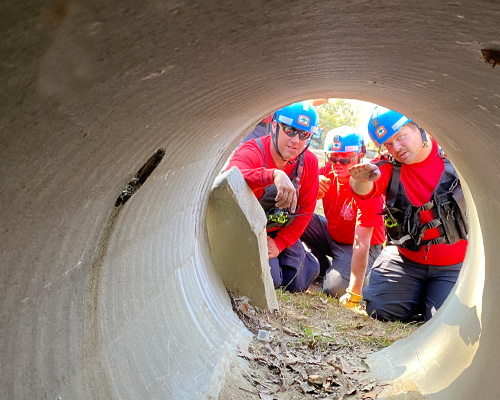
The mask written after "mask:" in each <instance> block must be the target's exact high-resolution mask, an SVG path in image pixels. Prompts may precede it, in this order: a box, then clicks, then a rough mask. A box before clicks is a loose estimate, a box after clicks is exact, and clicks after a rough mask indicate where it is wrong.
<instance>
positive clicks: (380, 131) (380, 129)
mask: <svg viewBox="0 0 500 400" xmlns="http://www.w3.org/2000/svg"><path fill="white" fill-rule="evenodd" d="M375 133H376V134H377V136H378V137H382V136H384V135H385V134H386V133H387V131H386V130H385V128H384V125H382V126H380V127H378V128H377V129H376V130H375Z"/></svg>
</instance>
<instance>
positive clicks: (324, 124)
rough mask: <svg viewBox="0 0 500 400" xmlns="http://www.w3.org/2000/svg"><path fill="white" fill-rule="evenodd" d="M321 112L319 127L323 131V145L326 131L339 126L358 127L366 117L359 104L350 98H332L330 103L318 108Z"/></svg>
mask: <svg viewBox="0 0 500 400" xmlns="http://www.w3.org/2000/svg"><path fill="white" fill-rule="evenodd" d="M317 110H318V113H319V121H320V122H319V128H320V129H321V130H322V133H321V147H323V143H324V141H325V137H326V133H327V132H328V131H329V130H332V129H334V128H338V127H339V126H343V125H346V126H352V127H357V126H359V124H360V123H361V121H362V120H363V118H364V113H363V110H362V109H361V107H360V106H359V104H357V103H353V102H351V100H349V99H330V100H329V101H328V103H325V104H323V105H322V106H320V107H318V108H317Z"/></svg>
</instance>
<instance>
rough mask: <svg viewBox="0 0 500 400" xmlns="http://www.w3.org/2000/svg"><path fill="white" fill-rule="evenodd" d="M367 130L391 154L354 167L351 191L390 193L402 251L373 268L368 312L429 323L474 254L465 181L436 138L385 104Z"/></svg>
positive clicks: (393, 235)
mask: <svg viewBox="0 0 500 400" xmlns="http://www.w3.org/2000/svg"><path fill="white" fill-rule="evenodd" d="M368 131H369V134H370V137H371V138H372V140H373V141H374V142H375V144H377V145H378V146H380V145H382V144H384V146H385V147H386V149H387V151H388V152H389V154H390V157H386V158H385V160H384V159H382V161H381V162H379V163H377V165H376V164H358V165H355V166H353V167H351V169H350V170H349V172H350V174H351V182H350V184H351V189H352V191H353V193H354V194H355V195H356V196H357V197H358V198H361V199H368V198H377V197H380V196H386V208H384V210H383V214H384V221H385V226H386V232H387V234H388V236H389V238H390V241H391V242H392V243H393V244H395V246H387V247H386V248H385V249H384V250H383V251H382V254H381V255H380V257H379V258H378V259H377V261H376V262H375V264H374V265H373V268H372V271H371V275H370V283H369V285H368V286H366V287H365V289H364V290H363V298H364V299H365V300H366V302H367V312H368V314H370V315H373V316H375V317H376V318H379V319H383V320H400V321H406V320H408V319H410V318H412V317H413V316H415V315H416V314H423V316H424V318H425V320H428V319H430V318H431V317H432V316H433V315H434V314H435V313H436V311H437V310H438V309H439V307H441V305H442V304H443V302H444V300H445V299H446V297H447V296H448V294H449V293H450V291H451V289H452V288H453V286H454V284H455V282H456V280H457V278H458V275H459V272H460V269H461V267H462V262H463V260H464V257H465V252H466V250H467V218H466V212H465V204H464V202H463V194H462V193H461V187H460V181H459V180H458V176H457V175H456V172H455V170H454V169H453V166H452V165H451V163H450V162H449V161H448V160H447V159H446V158H445V157H444V155H443V153H442V150H441V149H439V146H438V144H437V143H436V141H435V140H434V139H433V138H432V137H431V136H430V135H429V134H428V133H427V132H425V131H424V130H423V129H421V128H419V127H418V126H417V125H416V124H415V123H414V122H412V121H411V120H410V119H408V118H407V117H405V116H404V115H402V114H399V113H397V112H395V111H392V110H388V109H386V108H384V107H380V106H379V107H377V108H376V109H375V110H374V112H373V115H372V117H371V119H370V121H369V124H368ZM356 294H359V293H356ZM355 300H357V298H356V299H355Z"/></svg>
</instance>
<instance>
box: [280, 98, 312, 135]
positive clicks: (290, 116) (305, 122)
mask: <svg viewBox="0 0 500 400" xmlns="http://www.w3.org/2000/svg"><path fill="white" fill-rule="evenodd" d="M275 119H276V122H281V123H283V124H287V125H290V126H293V127H294V128H297V129H302V130H303V131H307V132H311V133H313V134H314V133H316V132H317V130H318V125H319V114H318V112H317V111H316V109H315V108H314V106H313V105H312V104H311V103H310V102H309V101H300V102H298V103H293V104H290V105H289V106H286V107H283V108H282V109H280V110H278V111H276V116H275Z"/></svg>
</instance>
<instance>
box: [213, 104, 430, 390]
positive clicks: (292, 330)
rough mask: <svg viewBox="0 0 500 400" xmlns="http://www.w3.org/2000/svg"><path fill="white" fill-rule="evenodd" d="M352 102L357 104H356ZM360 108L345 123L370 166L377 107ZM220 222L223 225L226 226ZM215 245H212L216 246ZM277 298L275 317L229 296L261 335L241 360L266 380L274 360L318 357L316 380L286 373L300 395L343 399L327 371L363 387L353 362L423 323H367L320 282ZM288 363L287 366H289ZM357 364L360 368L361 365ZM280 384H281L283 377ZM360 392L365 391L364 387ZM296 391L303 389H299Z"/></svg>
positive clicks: (265, 126)
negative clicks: (356, 134)
mask: <svg viewBox="0 0 500 400" xmlns="http://www.w3.org/2000/svg"><path fill="white" fill-rule="evenodd" d="M337 100H338V101H339V107H338V109H342V107H344V108H346V109H348V107H347V105H348V104H349V103H351V101H349V100H345V99H334V100H333V101H337ZM352 103H353V104H356V102H355V101H352ZM361 104H362V105H361ZM361 104H359V105H357V108H362V110H361V114H362V115H360V116H358V118H352V119H351V121H349V120H344V121H345V122H346V124H349V123H350V122H351V123H352V121H353V120H354V121H356V120H357V121H358V123H357V125H358V127H359V131H360V133H362V134H363V136H365V143H366V144H367V145H368V146H367V147H368V152H367V153H368V154H367V157H365V160H364V162H370V161H371V160H372V159H373V158H375V157H377V156H378V149H377V148H376V147H375V145H374V144H373V143H372V142H371V140H370V139H369V137H368V134H367V132H366V126H367V123H368V119H369V116H370V115H371V112H372V110H373V108H374V107H375V106H376V105H375V104H370V103H365V102H362V103H361ZM325 108H326V107H325ZM363 111H365V112H363ZM354 115H356V113H354ZM351 117H352V114H351ZM344 121H343V122H344ZM333 123H337V126H333V127H332V128H337V127H338V122H335V121H333ZM325 125H326V124H325ZM325 125H323V126H324V127H323V129H322V130H321V131H320V132H319V134H318V135H317V136H316V137H315V138H314V139H315V140H313V141H312V145H311V146H310V150H311V151H312V152H313V153H314V154H315V155H316V156H317V157H318V161H319V163H320V166H322V165H324V164H325V161H326V160H325V157H324V152H323V149H324V144H325V140H326V141H328V140H331V137H328V139H327V134H328V132H329V131H330V129H329V128H330V127H328V126H325ZM341 125H344V123H341ZM269 131H270V129H269V120H267V121H266V120H264V121H262V122H261V123H259V124H258V125H257V126H256V129H255V130H254V131H252V132H251V133H250V134H249V135H248V136H247V137H246V138H245V139H244V141H247V140H250V139H252V138H256V137H259V136H260V137H262V136H264V135H267V134H269ZM365 132H366V133H365ZM238 147H239V146H238ZM228 161H229V160H228ZM226 166H227V163H226ZM224 169H225V168H224ZM224 169H223V170H224ZM315 213H316V214H319V215H323V216H324V209H323V204H322V200H318V201H317V206H316V209H315ZM219 222H220V223H222V221H219ZM207 225H208V222H207ZM212 245H213V243H211V246H212ZM240 256H241V254H240ZM216 264H217V263H216ZM223 280H224V279H223ZM276 293H277V297H278V301H279V310H276V311H273V312H264V311H262V309H260V308H259V307H256V306H255V303H253V302H252V301H251V300H249V299H248V298H247V297H244V296H239V297H237V296H234V295H232V294H231V293H230V296H231V302H232V306H233V310H234V311H235V312H236V314H237V315H238V316H239V317H240V319H241V320H242V321H243V322H244V324H245V325H246V326H247V327H248V329H249V330H251V331H252V332H253V333H254V334H255V335H256V339H255V341H254V343H253V344H252V345H251V347H250V348H249V349H248V350H245V349H242V350H240V354H239V355H240V356H241V357H244V358H247V359H248V360H250V361H251V362H252V363H253V365H254V367H255V369H256V371H257V372H256V374H260V375H261V377H262V379H265V376H266V374H269V373H271V374H272V372H273V371H272V365H273V360H276V359H281V360H286V359H287V357H290V355H291V354H293V356H294V357H296V359H295V361H297V360H298V362H299V363H300V362H303V363H304V364H307V362H308V361H310V360H314V359H315V357H317V363H315V364H314V367H315V368H316V369H317V371H318V377H317V378H316V377H314V378H310V376H309V375H301V373H300V371H298V369H297V368H295V369H294V368H293V367H292V366H291V367H290V369H287V374H286V375H287V378H284V379H285V380H286V379H291V380H292V381H293V380H294V379H295V380H296V381H297V382H301V385H300V388H301V389H300V390H302V392H303V393H306V391H307V390H308V389H310V393H316V394H325V395H328V394H334V393H335V394H339V393H337V389H336V385H337V384H341V382H340V381H338V380H335V379H327V378H325V376H324V375H322V373H323V372H324V369H328V365H329V366H330V367H331V366H334V367H338V368H339V370H342V371H344V373H345V371H349V369H351V370H352V371H355V372H357V373H358V376H359V377H361V379H359V380H358V381H357V383H360V382H363V379H362V375H363V374H362V372H363V371H361V370H360V369H358V370H356V366H355V365H350V364H349V362H352V360H358V361H359V360H362V359H364V358H365V357H366V356H367V355H368V354H370V353H372V352H375V351H378V350H380V349H382V348H384V347H387V346H389V345H391V344H392V343H394V342H395V341H397V340H399V339H401V338H403V337H406V336H407V335H408V334H410V333H411V332H413V331H414V330H415V329H417V328H418V327H419V326H421V325H422V323H423V322H422V321H421V320H420V318H419V316H415V318H413V319H412V320H410V321H409V322H407V323H405V324H402V323H399V322H396V323H391V322H381V321H378V320H374V319H366V318H363V317H362V316H360V315H358V314H355V313H353V312H352V311H350V310H347V309H346V308H344V307H342V306H341V305H340V304H339V301H338V300H337V299H336V298H333V297H330V296H327V295H326V294H324V293H321V280H317V281H315V282H314V283H313V284H312V285H311V286H310V287H309V289H308V290H307V291H306V292H305V293H289V292H287V291H286V290H284V289H283V288H280V289H278V290H277V291H276ZM270 349H271V350H270ZM320 354H321V356H320ZM348 360H350V361H348ZM284 362H285V364H286V361H284ZM257 364H258V365H257ZM354 364H356V365H358V364H357V362H354ZM311 379H312V380H311ZM315 379H318V382H321V384H320V385H317V384H316V383H315V381H314V380H315ZM257 380H258V378H257V377H255V381H257ZM278 381H279V382H281V383H282V382H283V377H282V379H281V380H277V382H278ZM308 385H309V386H308ZM355 385H356V383H355ZM376 386H377V383H374V384H373V387H372V389H373V388H376ZM305 388H306V389H305ZM307 388H308V389H307ZM276 389H277V388H276ZM357 389H358V390H360V389H361V386H360V387H357ZM287 390H289V391H290V393H288V394H287V395H288V396H291V397H287V395H285V397H283V398H284V399H287V398H293V393H294V392H293V389H291V388H288V389H287ZM297 390H299V389H298V388H297Z"/></svg>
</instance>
